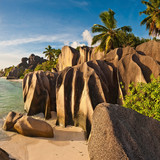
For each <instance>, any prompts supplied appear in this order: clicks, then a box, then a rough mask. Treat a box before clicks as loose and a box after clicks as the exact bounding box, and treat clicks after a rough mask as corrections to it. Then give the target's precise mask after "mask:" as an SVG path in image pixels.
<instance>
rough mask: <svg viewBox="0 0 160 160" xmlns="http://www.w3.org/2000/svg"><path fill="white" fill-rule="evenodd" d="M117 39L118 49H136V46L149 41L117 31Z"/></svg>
mask: <svg viewBox="0 0 160 160" xmlns="http://www.w3.org/2000/svg"><path fill="white" fill-rule="evenodd" d="M117 37H118V39H119V46H118V47H126V46H131V47H134V48H136V47H137V46H138V45H140V44H142V43H144V42H148V41H150V39H144V38H139V37H136V36H135V35H134V34H133V33H126V32H124V31H119V32H118V35H117Z"/></svg>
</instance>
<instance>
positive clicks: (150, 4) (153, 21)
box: [140, 0, 160, 37]
mask: <svg viewBox="0 0 160 160" xmlns="http://www.w3.org/2000/svg"><path fill="white" fill-rule="evenodd" d="M142 3H143V4H144V5H146V10H144V11H142V12H140V15H141V14H145V15H146V16H147V17H146V18H144V19H143V20H142V22H141V25H144V24H146V29H149V35H152V36H153V37H156V36H158V35H159V34H160V1H159V0H149V1H144V0H142Z"/></svg>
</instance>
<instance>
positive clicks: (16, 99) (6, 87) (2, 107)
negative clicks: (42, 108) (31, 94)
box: [0, 78, 24, 119]
mask: <svg viewBox="0 0 160 160" xmlns="http://www.w3.org/2000/svg"><path fill="white" fill-rule="evenodd" d="M22 93H23V91H22V82H21V81H10V80H6V79H5V78H0V119H1V118H3V117H4V116H6V115H7V114H8V113H9V112H10V111H15V112H23V110H24V109H23V105H24V104H23V95H22Z"/></svg>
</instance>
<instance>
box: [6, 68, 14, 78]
mask: <svg viewBox="0 0 160 160" xmlns="http://www.w3.org/2000/svg"><path fill="white" fill-rule="evenodd" d="M13 68H14V66H12V67H9V68H5V77H7V76H8V74H9V72H10V71H11V70H12V69H13Z"/></svg>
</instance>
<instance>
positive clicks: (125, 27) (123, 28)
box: [117, 26, 132, 32]
mask: <svg viewBox="0 0 160 160" xmlns="http://www.w3.org/2000/svg"><path fill="white" fill-rule="evenodd" d="M117 30H122V31H124V32H132V28H131V27H130V26H123V27H121V28H118V29H117Z"/></svg>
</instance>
